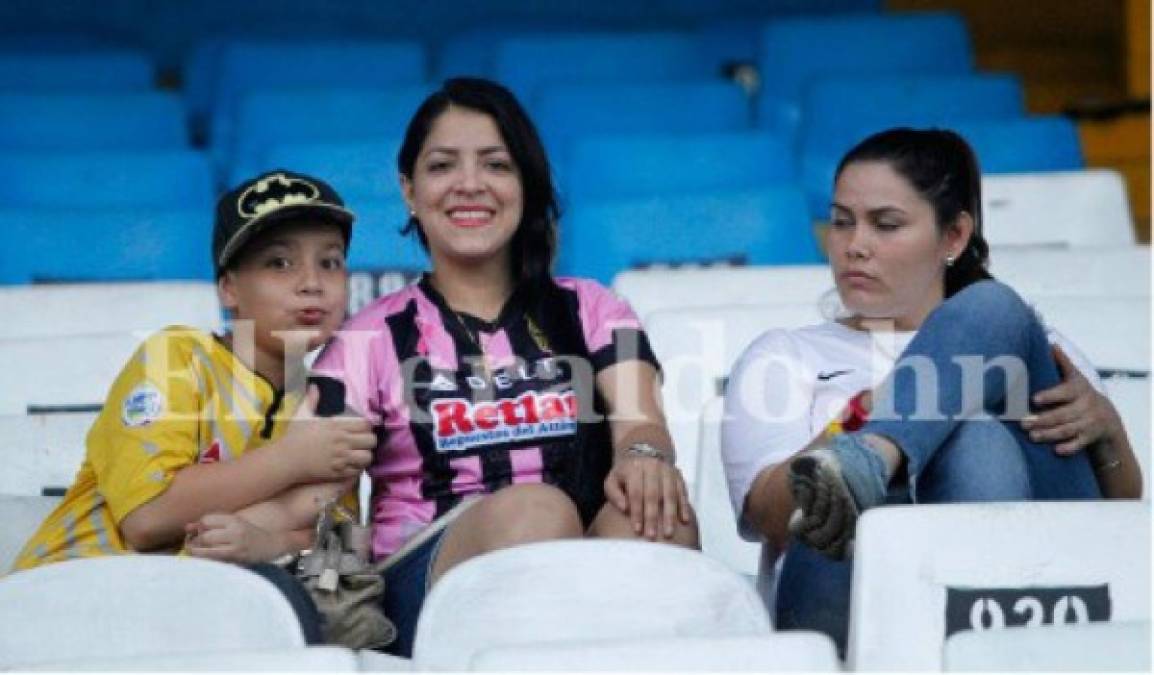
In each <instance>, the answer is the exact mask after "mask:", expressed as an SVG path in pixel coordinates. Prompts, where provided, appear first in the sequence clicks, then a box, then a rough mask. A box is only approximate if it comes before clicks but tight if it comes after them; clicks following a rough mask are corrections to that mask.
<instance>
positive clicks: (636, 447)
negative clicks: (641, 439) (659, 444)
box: [625, 443, 669, 462]
mask: <svg viewBox="0 0 1154 675" xmlns="http://www.w3.org/2000/svg"><path fill="white" fill-rule="evenodd" d="M625 454H627V455H634V456H635V457H652V458H653V459H660V460H661V461H663V462H668V461H669V455H667V454H666V453H665V452H663V451H662V450H658V449H657V448H656V447H654V446H652V445H650V444H648V443H634V444H633V445H630V446H629V447H628V448H625Z"/></svg>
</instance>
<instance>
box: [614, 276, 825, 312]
mask: <svg viewBox="0 0 1154 675" xmlns="http://www.w3.org/2000/svg"><path fill="white" fill-rule="evenodd" d="M613 290H615V291H617V293H619V294H620V295H621V297H623V298H625V299H626V300H628V301H629V304H630V306H632V307H633V311H635V312H637V316H639V317H640V318H641V321H642V322H643V323H645V324H648V323H649V315H650V314H652V313H653V312H656V311H658V310H662V309H667V310H668V309H684V308H689V307H713V306H719V305H770V304H806V303H809V304H812V305H814V306H817V305H818V304H819V303H820V302H821V300H822V297H823V296H824V295H825V294H826V293H827V292H828V291H831V290H833V276H832V275H831V273H830V271H829V267H828V266H827V265H756V266H749V267H725V266H719V267H704V268H690V269H680V268H678V269H644V270H626V271H624V272H621V273H619V274H618V275H617V276H616V277H615V278H614V279H613Z"/></svg>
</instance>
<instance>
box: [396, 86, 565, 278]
mask: <svg viewBox="0 0 1154 675" xmlns="http://www.w3.org/2000/svg"><path fill="white" fill-rule="evenodd" d="M450 106H458V107H461V108H467V109H469V110H474V111H476V112H480V113H484V114H486V115H488V116H489V117H491V118H492V119H493V122H494V123H495V124H496V125H497V131H498V132H499V133H500V134H501V139H502V140H503V141H504V142H505V145H506V147H508V148H509V154H510V155H512V157H513V162H514V163H515V164H516V165H517V171H518V173H519V175H520V178H521V193H522V195H523V197H522V200H523V210H522V214H521V222H520V223H519V224H518V225H517V231H516V233H515V234H514V235H513V239H512V241H511V242H510V244H509V246H510V256H509V258H510V261H509V262H510V265H511V267H512V269H511V270H510V272H511V273H512V278H513V283H514V284H516V285H518V286H525V285H528V286H529V287H531V288H540V286H541V285H542V284H543V283H545V282H547V281H549V280H550V272H551V270H552V268H553V258H554V256H555V255H556V251H557V220H558V219H559V218H560V208H559V207H558V204H557V194H556V192H555V190H554V188H553V177H552V173H551V171H550V168H549V158H548V157H547V156H546V154H545V146H544V145H543V144H542V143H541V137H540V136H539V135H538V134H537V129H536V127H535V126H534V125H533V122H532V120H530V119H529V115H528V114H527V113H526V112H525V109H524V108H523V107H521V104H520V103H519V102H518V101H517V98H516V97H515V96H513V94H512V93H511V92H510V91H509V90H508V89H506V88H505V87H503V86H501V85H499V84H497V83H496V82H493V81H490V80H485V79H481V78H473V77H458V78H453V79H450V80H445V82H444V84H443V85H441V88H440V89H438V90H437V91H435V92H433V93H432V94H430V95H429V97H428V98H426V99H425V101H424V102H423V103H422V104H421V106H420V107H419V108H417V112H416V113H414V114H413V118H412V119H411V120H410V121H409V126H408V128H407V129H406V130H405V139H404V142H403V143H402V144H401V149H400V151H399V152H398V153H397V170H398V171H400V173H401V175H402V176H404V177H405V178H407V179H409V180H410V181H411V180H412V179H413V169H414V166H415V165H416V162H417V156H418V155H419V154H420V152H421V147H422V146H423V145H424V143H425V139H426V138H428V136H429V132H430V130H431V129H432V128H433V123H434V122H436V120H437V118H438V117H440V116H441V115H442V114H443V113H444V112H445V111H446V110H448V109H449V107H450ZM401 232H402V233H403V234H411V233H413V232H416V233H417V236H418V238H419V239H420V241H421V245H422V246H423V247H424V248H425V250H426V251H427V250H428V249H429V242H428V239H426V237H425V233H424V232H423V231H422V230H421V227H420V223H419V222H418V221H417V219H416V217H411V218H409V222H408V223H406V224H405V227H404V229H402V230H401Z"/></svg>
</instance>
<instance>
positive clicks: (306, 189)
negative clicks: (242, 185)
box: [236, 173, 321, 218]
mask: <svg viewBox="0 0 1154 675" xmlns="http://www.w3.org/2000/svg"><path fill="white" fill-rule="evenodd" d="M320 196H321V191H320V189H319V188H318V187H317V186H316V185H313V184H312V183H310V182H308V181H307V180H302V179H300V178H290V177H288V176H286V175H284V174H283V173H274V174H272V175H269V176H265V177H264V178H262V179H260V180H258V181H257V182H255V183H253V185H252V187H250V188H249V189H247V190H245V191H244V193H243V194H241V196H240V198H239V199H238V200H237V202H236V206H237V210H238V211H239V212H240V215H241V216H242V217H244V218H255V217H257V216H259V215H261V214H263V213H268V212H269V211H275V210H276V209H279V208H283V207H285V206H289V205H290V204H307V203H309V202H312V201H315V200H317V199H318V198H320Z"/></svg>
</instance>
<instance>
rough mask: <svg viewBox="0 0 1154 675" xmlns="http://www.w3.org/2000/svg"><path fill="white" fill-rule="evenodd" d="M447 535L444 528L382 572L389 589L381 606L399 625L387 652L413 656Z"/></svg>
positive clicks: (406, 656)
mask: <svg viewBox="0 0 1154 675" xmlns="http://www.w3.org/2000/svg"><path fill="white" fill-rule="evenodd" d="M444 538H445V529H442V530H440V531H439V532H437V533H436V534H434V535H433V536H431V537H429V538H428V539H427V540H426V541H425V542H424V543H422V544H421V545H420V546H417V547H416V548H414V549H412V550H411V551H409V552H407V553H405V554H403V555H402V556H401V558H400V559H399V560H396V561H395V562H393V563H392V564H391V565H390V566H389V567H388V568H386V569H385V571H384V572H383V573H382V576H384V578H385V593H384V595H383V596H382V597H381V608H382V609H383V610H384V612H385V616H387V617H389V620H390V621H392V622H393V625H395V626H396V627H397V639H395V640H393V642H392V643H391V644H389V645H388V646H387V647H385V648H384V651H385V653H388V654H392V655H394V656H403V657H405V658H411V657H412V656H413V638H414V637H416V633H417V619H418V618H420V616H421V607H422V606H423V605H424V604H425V596H427V595H428V594H429V582H430V580H431V579H432V576H433V564H434V563H435V562H436V561H437V553H438V552H439V551H440V550H441V541H442V540H443V539H444Z"/></svg>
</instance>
